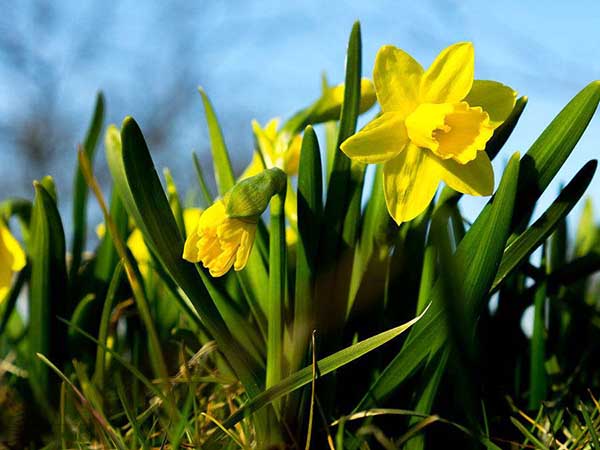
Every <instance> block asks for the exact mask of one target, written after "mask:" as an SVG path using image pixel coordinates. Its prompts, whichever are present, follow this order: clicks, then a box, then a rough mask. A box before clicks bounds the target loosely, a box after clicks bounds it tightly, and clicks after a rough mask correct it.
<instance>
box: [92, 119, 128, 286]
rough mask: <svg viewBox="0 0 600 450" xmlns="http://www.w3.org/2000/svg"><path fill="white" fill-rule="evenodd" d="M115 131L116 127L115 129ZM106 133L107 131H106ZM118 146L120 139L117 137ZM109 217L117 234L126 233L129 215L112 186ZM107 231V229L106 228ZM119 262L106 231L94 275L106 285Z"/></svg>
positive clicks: (99, 249) (98, 252) (99, 248)
mask: <svg viewBox="0 0 600 450" xmlns="http://www.w3.org/2000/svg"><path fill="white" fill-rule="evenodd" d="M115 131H116V129H115ZM116 132H117V133H118V131H116ZM107 134H108V132H107ZM118 144H119V148H120V146H121V139H120V138H119V142H118ZM110 217H111V218H112V220H113V222H114V224H115V227H116V228H117V232H118V233H119V236H126V235H127V228H128V226H129V216H128V215H127V211H126V210H125V206H124V205H123V201H122V200H121V197H120V196H119V194H118V192H117V189H116V188H115V187H114V186H113V189H112V193H111V198H110ZM107 231H108V230H107ZM118 262H119V254H118V252H117V249H116V248H115V245H114V243H113V241H112V237H111V235H110V233H108V232H106V233H105V234H104V237H103V238H102V240H101V241H100V244H99V245H98V249H97V250H96V258H95V259H94V277H95V278H96V279H98V280H101V281H102V282H103V283H104V284H105V285H107V284H108V283H109V281H110V279H111V277H112V275H113V273H114V271H115V268H116V267H117V263H118Z"/></svg>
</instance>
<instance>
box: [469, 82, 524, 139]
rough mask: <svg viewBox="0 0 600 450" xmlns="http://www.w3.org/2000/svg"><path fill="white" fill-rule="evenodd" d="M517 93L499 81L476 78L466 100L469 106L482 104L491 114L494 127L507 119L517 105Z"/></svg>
mask: <svg viewBox="0 0 600 450" xmlns="http://www.w3.org/2000/svg"><path fill="white" fill-rule="evenodd" d="M516 99H517V93H516V92H515V91H513V90H512V89H511V88H510V87H508V86H505V85H503V84H502V83H498V82H497V81H489V80H475V81H474V82H473V87H471V91H470V92H469V95H467V97H466V98H465V101H466V102H467V103H468V104H469V106H481V107H482V108H483V110H484V111H485V112H487V113H488V115H489V116H490V123H491V124H492V125H493V126H494V128H496V127H498V126H499V125H500V124H501V123H502V122H504V121H505V120H506V118H507V117H508V115H509V114H510V113H511V111H512V110H513V108H514V107H515V102H516Z"/></svg>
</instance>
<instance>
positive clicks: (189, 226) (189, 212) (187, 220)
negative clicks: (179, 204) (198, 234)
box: [183, 208, 202, 236]
mask: <svg viewBox="0 0 600 450" xmlns="http://www.w3.org/2000/svg"><path fill="white" fill-rule="evenodd" d="M201 215H202V208H185V209H184V210H183V226H184V228H185V234H186V236H188V235H189V234H191V233H192V232H193V231H194V230H195V229H196V227H197V226H198V221H199V220H200V216H201Z"/></svg>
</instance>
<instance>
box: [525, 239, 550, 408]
mask: <svg viewBox="0 0 600 450" xmlns="http://www.w3.org/2000/svg"><path fill="white" fill-rule="evenodd" d="M544 250H545V249H544ZM544 253H545V252H542V254H544ZM542 266H545V267H547V266H548V263H547V261H546V257H545V256H543V257H542ZM546 292H547V284H546V281H542V282H541V283H539V284H538V285H537V286H536V288H535V294H534V313H533V335H532V336H531V342H530V347H531V354H530V367H531V369H530V372H529V409H531V410H534V409H538V408H539V407H540V406H541V403H542V401H543V400H544V399H545V398H546V391H547V387H548V381H547V377H546V368H545V366H544V364H545V362H546V350H545V349H546V342H545V341H546V337H545V334H546V327H545V320H546V312H545V310H546Z"/></svg>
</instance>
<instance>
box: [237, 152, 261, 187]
mask: <svg viewBox="0 0 600 450" xmlns="http://www.w3.org/2000/svg"><path fill="white" fill-rule="evenodd" d="M263 170H265V165H264V164H263V160H262V158H261V157H260V155H259V154H258V152H256V151H255V152H253V153H252V161H250V164H248V167H246V169H245V170H244V171H243V172H242V174H241V175H240V177H239V178H238V181H241V180H245V179H246V178H250V177H253V176H254V175H258V174H259V173H261V172H262V171H263Z"/></svg>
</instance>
